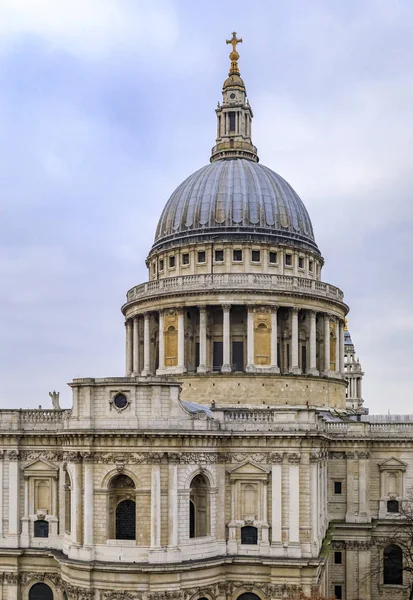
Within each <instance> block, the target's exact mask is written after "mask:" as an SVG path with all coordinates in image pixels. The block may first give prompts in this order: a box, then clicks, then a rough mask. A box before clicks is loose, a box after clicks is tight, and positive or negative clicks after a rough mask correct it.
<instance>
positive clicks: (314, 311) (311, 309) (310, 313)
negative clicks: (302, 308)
mask: <svg viewBox="0 0 413 600" xmlns="http://www.w3.org/2000/svg"><path fill="white" fill-rule="evenodd" d="M308 314H309V315H310V317H316V316H317V314H318V311H317V310H314V309H313V308H310V309H308Z"/></svg>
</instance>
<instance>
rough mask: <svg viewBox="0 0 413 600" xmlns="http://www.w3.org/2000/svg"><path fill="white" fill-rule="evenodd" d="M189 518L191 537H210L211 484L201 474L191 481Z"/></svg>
mask: <svg viewBox="0 0 413 600" xmlns="http://www.w3.org/2000/svg"><path fill="white" fill-rule="evenodd" d="M191 512H192V516H191ZM189 517H190V518H189V521H190V522H189V537H203V536H205V535H209V529H210V525H209V484H208V480H207V479H206V477H204V475H201V474H199V475H196V476H195V477H194V478H193V480H192V481H191V491H190V500H189Z"/></svg>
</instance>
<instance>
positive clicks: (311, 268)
mask: <svg viewBox="0 0 413 600" xmlns="http://www.w3.org/2000/svg"><path fill="white" fill-rule="evenodd" d="M313 269H314V263H313V261H312V260H310V262H309V263H308V270H309V271H310V273H312V272H313Z"/></svg>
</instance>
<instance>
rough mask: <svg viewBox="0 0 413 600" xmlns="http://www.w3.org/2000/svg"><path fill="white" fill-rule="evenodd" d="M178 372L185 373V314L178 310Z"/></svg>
mask: <svg viewBox="0 0 413 600" xmlns="http://www.w3.org/2000/svg"><path fill="white" fill-rule="evenodd" d="M177 368H178V370H179V372H180V373H184V372H185V371H186V367H185V312H184V310H183V309H182V308H181V309H179V310H178V366H177Z"/></svg>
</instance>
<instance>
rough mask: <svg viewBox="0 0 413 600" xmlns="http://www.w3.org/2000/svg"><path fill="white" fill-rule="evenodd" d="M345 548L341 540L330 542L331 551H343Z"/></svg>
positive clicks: (344, 543)
mask: <svg viewBox="0 0 413 600" xmlns="http://www.w3.org/2000/svg"><path fill="white" fill-rule="evenodd" d="M345 547H346V542H343V541H341V540H333V541H332V542H331V548H332V549H333V550H344V549H345Z"/></svg>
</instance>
